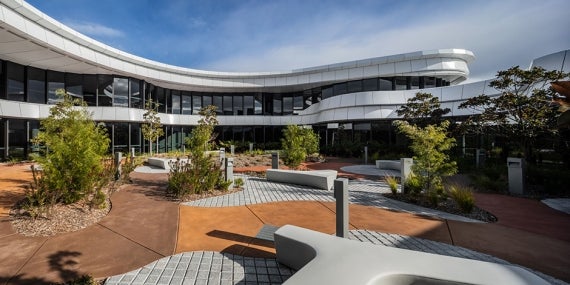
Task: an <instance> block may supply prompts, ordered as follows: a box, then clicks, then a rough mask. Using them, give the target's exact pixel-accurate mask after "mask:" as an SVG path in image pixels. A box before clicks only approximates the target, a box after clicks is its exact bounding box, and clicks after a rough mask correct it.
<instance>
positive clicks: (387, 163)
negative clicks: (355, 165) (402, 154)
mask: <svg viewBox="0 0 570 285" xmlns="http://www.w3.org/2000/svg"><path fill="white" fill-rule="evenodd" d="M401 166H402V164H401V162H400V161H399V160H376V168H379V169H391V170H397V171H400V169H401Z"/></svg>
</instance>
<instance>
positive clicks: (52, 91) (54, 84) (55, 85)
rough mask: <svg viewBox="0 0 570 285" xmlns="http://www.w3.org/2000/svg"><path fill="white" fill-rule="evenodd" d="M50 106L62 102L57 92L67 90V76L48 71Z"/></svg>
mask: <svg viewBox="0 0 570 285" xmlns="http://www.w3.org/2000/svg"><path fill="white" fill-rule="evenodd" d="M47 82H48V84H47V91H48V101H47V103H48V104H55V103H57V102H60V101H61V98H59V97H58V96H57V90H59V89H64V88H65V76H64V74H63V73H61V72H56V71H51V70H48V72H47Z"/></svg>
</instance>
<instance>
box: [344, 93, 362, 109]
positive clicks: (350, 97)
mask: <svg viewBox="0 0 570 285" xmlns="http://www.w3.org/2000/svg"><path fill="white" fill-rule="evenodd" d="M359 94H361V93H351V94H345V95H341V96H339V97H340V105H341V106H343V107H349V106H355V104H356V97H357V96H358V95H359Z"/></svg>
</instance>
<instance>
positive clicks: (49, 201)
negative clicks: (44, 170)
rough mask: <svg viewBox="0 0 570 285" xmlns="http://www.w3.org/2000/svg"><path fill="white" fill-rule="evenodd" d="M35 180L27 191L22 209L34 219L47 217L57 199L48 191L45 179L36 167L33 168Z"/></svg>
mask: <svg viewBox="0 0 570 285" xmlns="http://www.w3.org/2000/svg"><path fill="white" fill-rule="evenodd" d="M31 170H32V177H33V180H32V182H31V183H30V185H28V187H26V189H25V192H24V194H25V198H24V200H23V201H22V204H21V208H22V209H24V210H25V211H26V212H27V213H28V215H30V217H32V218H33V219H35V218H38V217H40V216H43V217H46V216H47V215H48V213H49V210H50V209H51V208H52V207H53V205H55V203H56V199H55V195H54V192H53V191H48V190H47V188H46V186H45V181H44V177H43V176H42V174H41V172H40V171H39V170H38V169H36V168H35V167H34V166H32V167H31Z"/></svg>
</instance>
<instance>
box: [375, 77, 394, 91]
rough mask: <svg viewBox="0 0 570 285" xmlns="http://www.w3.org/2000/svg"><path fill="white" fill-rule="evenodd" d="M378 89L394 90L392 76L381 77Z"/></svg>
mask: <svg viewBox="0 0 570 285" xmlns="http://www.w3.org/2000/svg"><path fill="white" fill-rule="evenodd" d="M378 90H380V91H386V90H392V78H379V79H378Z"/></svg>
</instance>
